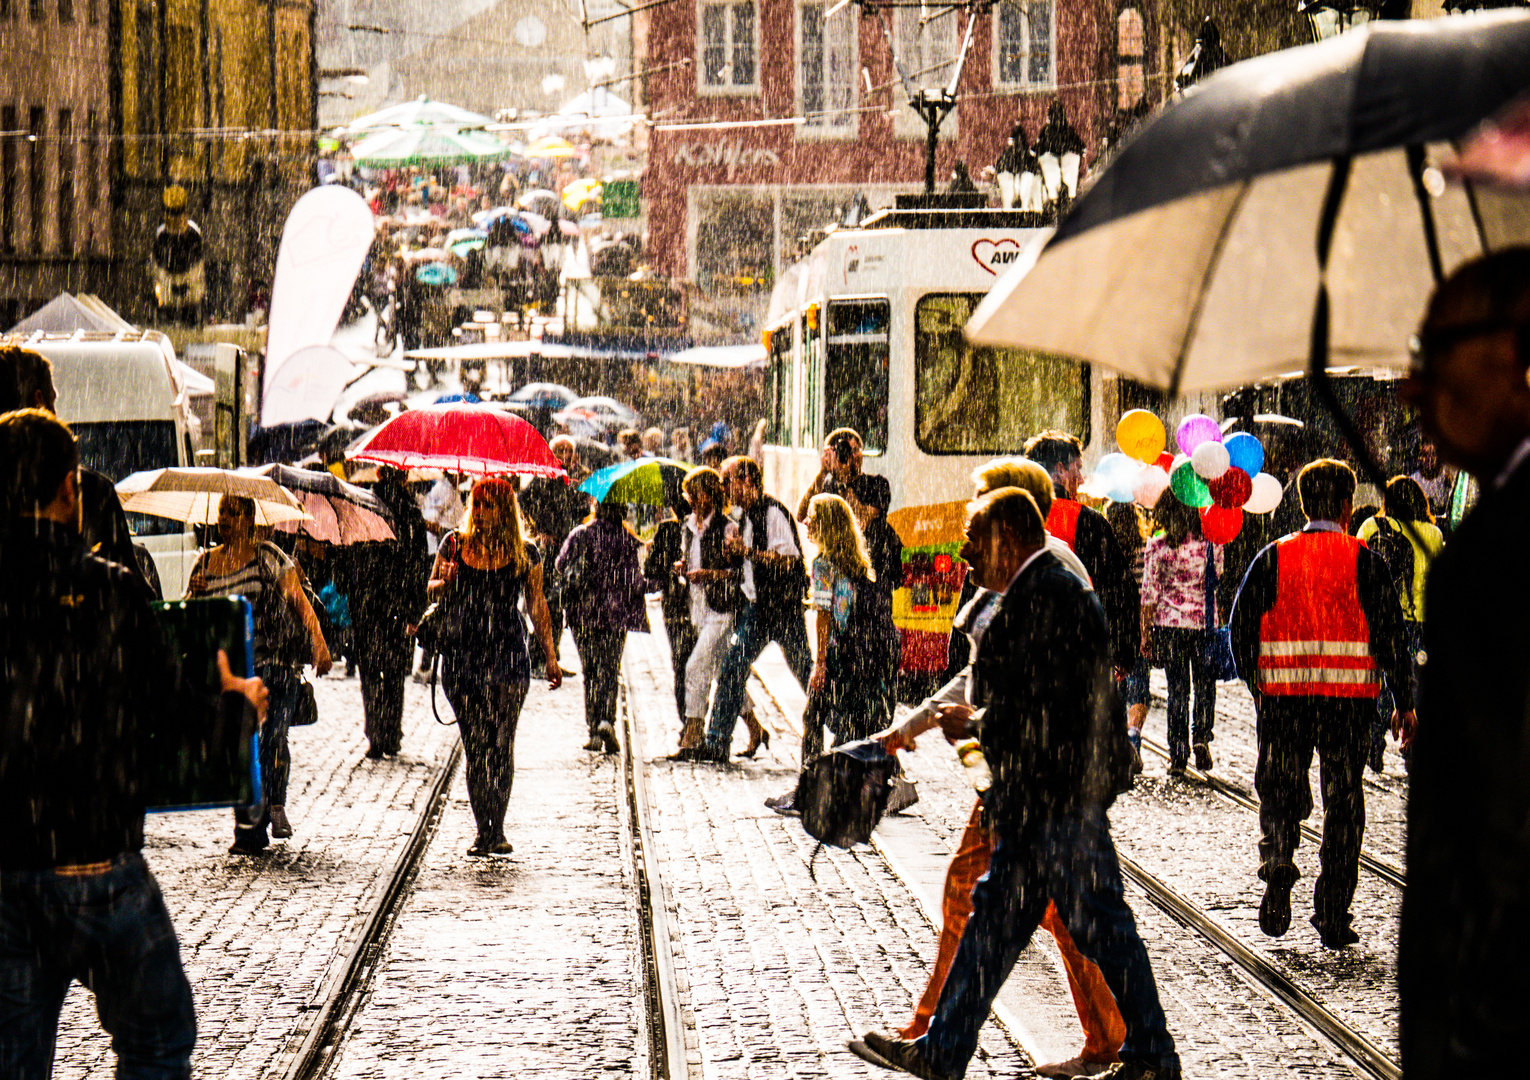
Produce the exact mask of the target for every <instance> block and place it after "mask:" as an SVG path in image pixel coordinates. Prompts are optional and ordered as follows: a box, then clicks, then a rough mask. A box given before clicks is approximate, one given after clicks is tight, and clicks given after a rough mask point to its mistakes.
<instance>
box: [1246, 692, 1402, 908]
mask: <svg viewBox="0 0 1530 1080" xmlns="http://www.w3.org/2000/svg"><path fill="white" fill-rule="evenodd" d="M1257 705H1258V733H1259V764H1258V766H1257V767H1256V769H1255V771H1254V788H1255V790H1256V791H1258V792H1259V826H1260V829H1261V830H1262V832H1263V835H1262V836H1261V837H1260V840H1259V858H1260V865H1259V876H1260V877H1261V878H1263V877H1266V876H1267V874H1268V872H1269V870H1270V868H1271V867H1273V866H1291V865H1293V864H1294V860H1295V856H1296V845H1297V844H1298V843H1299V842H1300V840H1301V824H1302V822H1303V821H1305V820H1307V818H1308V817H1310V816H1311V814H1312V786H1311V784H1309V783H1308V780H1307V776H1308V772H1309V771H1310V770H1311V768H1312V752H1313V751H1314V750H1316V751H1317V755H1318V762H1319V768H1320V776H1321V777H1322V783H1323V844H1322V847H1321V848H1320V849H1319V851H1318V864H1319V867H1320V869H1319V873H1318V879H1317V883H1316V885H1315V886H1314V887H1313V895H1312V906H1313V910H1314V914H1315V916H1316V919H1317V922H1318V924H1319V925H1320V926H1321V927H1323V928H1324V929H1331V930H1338V929H1342V928H1344V927H1347V926H1349V921H1350V914H1349V906H1350V904H1351V903H1352V902H1353V901H1354V899H1355V885H1356V882H1357V881H1358V879H1359V874H1360V842H1361V840H1362V839H1363V838H1364V836H1365V789H1364V788H1363V787H1362V786H1361V782H1360V781H1361V776H1362V772H1363V770H1364V768H1365V757H1366V750H1367V748H1368V747H1369V745H1370V725H1371V719H1372V718H1373V717H1374V716H1375V714H1376V700H1375V698H1368V697H1366V698H1338V697H1284V698H1282V697H1270V696H1267V695H1263V694H1261V695H1259V696H1258V698H1257Z"/></svg>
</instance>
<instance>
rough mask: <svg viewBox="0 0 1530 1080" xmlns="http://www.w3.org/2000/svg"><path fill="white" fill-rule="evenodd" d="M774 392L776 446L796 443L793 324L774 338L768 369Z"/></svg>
mask: <svg viewBox="0 0 1530 1080" xmlns="http://www.w3.org/2000/svg"><path fill="white" fill-rule="evenodd" d="M766 388H767V389H768V391H769V392H770V432H769V435H768V436H767V438H768V439H769V441H770V443H771V445H773V446H790V445H791V444H792V427H791V425H792V327H791V326H783V327H781V328H780V329H778V330H777V331H776V332H775V334H774V335H772V337H771V339H770V367H769V369H768V370H767V372H766Z"/></svg>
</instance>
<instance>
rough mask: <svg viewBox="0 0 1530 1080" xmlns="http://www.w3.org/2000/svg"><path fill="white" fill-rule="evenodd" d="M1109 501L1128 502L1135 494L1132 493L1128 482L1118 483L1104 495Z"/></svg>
mask: <svg viewBox="0 0 1530 1080" xmlns="http://www.w3.org/2000/svg"><path fill="white" fill-rule="evenodd" d="M1105 497H1106V498H1107V499H1109V500H1110V501H1111V502H1118V503H1129V502H1131V501H1132V499H1133V498H1135V496H1134V495H1133V494H1132V486H1131V485H1130V484H1118V485H1116V486H1115V487H1113V488H1111V489H1110V494H1108V495H1106V496H1105Z"/></svg>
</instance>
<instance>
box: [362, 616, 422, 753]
mask: <svg viewBox="0 0 1530 1080" xmlns="http://www.w3.org/2000/svg"><path fill="white" fill-rule="evenodd" d="M359 651H360V654H361V655H360V656H358V657H357V666H358V667H359V668H360V669H361V713H362V717H363V724H364V727H365V730H366V733H367V741H368V742H370V743H371V744H372V747H373V749H375V750H378V751H380V752H382V753H384V754H396V753H398V750H399V745H400V744H401V743H402V741H403V737H404V681H405V680H406V679H407V678H408V677H409V665H410V662H411V661H412V660H413V659H414V656H413V653H414V647H413V644H412V643H411V642H410V641H409V639H408V638H405V637H403V636H402V634H401V633H400V634H399V635H398V640H389V641H381V640H378V636H370V638H369V640H368V641H367V642H366V643H365V644H364V645H363V646H362V647H361V649H360V650H359Z"/></svg>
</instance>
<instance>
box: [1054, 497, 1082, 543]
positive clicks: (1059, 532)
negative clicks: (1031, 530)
mask: <svg viewBox="0 0 1530 1080" xmlns="http://www.w3.org/2000/svg"><path fill="white" fill-rule="evenodd" d="M1083 509H1084V507H1083V505H1082V504H1080V503H1076V502H1074V501H1073V500H1072V499H1053V500H1052V509H1051V510H1049V511H1047V532H1049V533H1051V534H1052V535H1053V536H1055V537H1057V539H1059V540H1061V541H1062V542H1063V543H1065V544H1067V545H1068V548H1069V550H1072V549H1073V537H1074V536H1075V535H1076V534H1077V533H1078V515H1079V512H1080V511H1081V510H1083Z"/></svg>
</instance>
